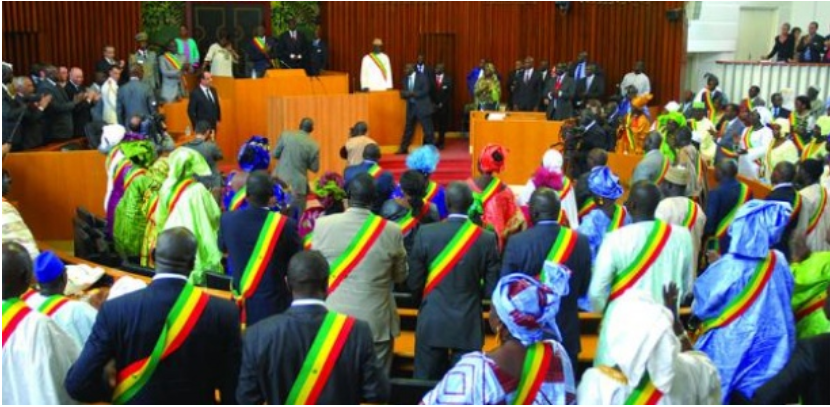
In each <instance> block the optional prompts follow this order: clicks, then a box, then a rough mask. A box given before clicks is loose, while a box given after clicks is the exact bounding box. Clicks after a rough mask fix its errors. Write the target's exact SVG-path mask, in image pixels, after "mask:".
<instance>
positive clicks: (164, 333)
mask: <svg viewBox="0 0 830 407" xmlns="http://www.w3.org/2000/svg"><path fill="white" fill-rule="evenodd" d="M209 298H210V297H208V295H207V294H206V293H204V292H203V291H202V290H199V289H197V288H196V287H194V286H193V285H191V284H186V285H185V286H184V288H183V289H182V292H181V294H179V298H178V299H176V302H175V304H173V308H172V309H171V310H170V313H169V314H168V315H167V319H166V321H165V324H164V327H163V328H162V330H161V334H160V335H159V338H158V341H156V345H155V346H154V347H153V351H152V353H150V356H148V357H146V358H144V359H141V360H138V361H136V362H133V363H132V364H130V365H129V366H127V367H126V368H125V369H123V370H121V371H120V372H118V375H117V379H116V382H117V384H116V386H115V391H114V393H113V403H115V404H125V403H127V402H129V401H130V400H131V399H132V398H133V397H135V395H136V394H138V392H140V391H141V389H143V388H144V386H145V385H146V384H147V382H148V381H150V377H152V375H153V373H154V372H155V370H156V368H157V367H158V365H159V363H160V362H161V361H162V360H163V359H165V358H166V357H168V356H169V355H170V354H172V353H173V352H175V351H176V350H178V349H179V347H181V346H182V344H183V343H184V341H185V340H186V339H187V337H188V335H189V334H190V332H191V331H192V330H193V327H194V326H195V325H196V322H197V321H198V320H199V317H201V316H202V312H203V311H204V310H205V307H206V306H207V304H208V300H209Z"/></svg>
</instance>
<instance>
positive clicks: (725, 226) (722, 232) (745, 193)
mask: <svg viewBox="0 0 830 407" xmlns="http://www.w3.org/2000/svg"><path fill="white" fill-rule="evenodd" d="M738 184H739V186H740V192H738V201H737V202H735V206H733V207H732V209H730V210H729V212H727V213H726V216H724V217H723V219H721V221H720V223H718V228H717V229H716V230H715V236H714V238H713V240H714V243H713V244H714V247H713V249H714V250H715V251H718V250H719V249H720V239H723V237H724V236H726V232H727V231H728V230H729V225H731V224H732V219H733V218H735V214H736V213H738V208H740V207H741V205H743V204H745V203H746V201H748V200H749V198H750V192H749V187H748V186H746V184H744V183H743V182H739V183H738Z"/></svg>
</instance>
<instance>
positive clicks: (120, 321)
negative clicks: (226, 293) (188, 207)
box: [65, 228, 241, 404]
mask: <svg viewBox="0 0 830 407" xmlns="http://www.w3.org/2000/svg"><path fill="white" fill-rule="evenodd" d="M196 246H197V243H196V237H195V236H194V235H193V233H191V232H190V231H188V230H187V229H185V228H171V229H168V230H165V231H164V232H162V233H161V235H159V238H158V244H157V246H156V249H155V253H154V257H155V263H156V275H155V277H153V282H152V283H150V285H149V286H148V287H147V288H145V289H142V290H138V291H135V292H132V293H130V294H126V295H124V296H122V297H119V298H116V299H114V300H110V301H107V302H105V303H104V305H103V306H102V307H101V310H100V311H99V312H98V318H97V319H96V320H95V325H93V327H92V334H91V335H90V336H89V339H88V340H87V343H86V345H85V346H84V349H83V351H82V352H81V356H80V358H78V361H77V362H75V364H74V365H73V366H72V369H70V370H69V373H68V374H67V376H66V383H65V384H66V390H67V391H68V392H69V395H70V396H71V397H72V398H73V399H75V400H78V401H80V402H84V403H102V402H111V401H113V388H112V386H111V384H110V383H111V381H114V380H115V377H113V373H114V372H111V371H110V369H111V367H110V365H111V364H112V362H113V361H114V365H115V366H114V367H115V369H116V371H118V372H124V369H126V368H128V367H131V366H133V365H134V364H135V363H136V362H139V361H141V360H143V359H145V358H147V357H149V356H150V355H151V354H152V353H153V349H154V348H155V346H156V343H157V342H158V341H159V336H160V335H161V334H162V332H163V331H164V330H165V329H166V328H165V326H169V322H168V321H167V319H168V315H169V314H170V313H171V310H173V305H174V304H175V303H177V302H178V300H179V297H180V296H181V294H182V293H183V292H184V290H186V289H189V287H192V286H190V285H189V283H188V282H187V279H188V276H189V275H190V273H191V270H193V266H194V264H195V262H196ZM193 289H194V290H198V288H193ZM201 295H203V296H205V297H202V298H203V299H202V300H201V301H206V304H204V308H203V311H201V314H200V315H197V312H198V310H199V308H198V307H197V308H196V310H197V311H196V312H194V313H193V314H190V315H189V317H192V318H197V319H196V322H195V324H194V325H193V327H192V330H191V331H190V332H189V334H187V336H186V337H185V340H184V342H182V343H181V346H180V347H178V349H176V350H174V351H173V352H172V353H170V354H168V355H167V356H166V357H164V358H162V359H161V362H160V363H159V364H158V365H157V366H156V369H155V371H154V372H153V373H152V376H150V378H149V381H147V383H146V384H145V385H144V386H143V387H142V388H141V390H139V391H138V392H137V393H136V394H135V396H133V397H132V398H131V399H129V400H127V401H128V402H130V403H135V404H214V403H216V396H217V394H216V391H217V390H218V391H219V395H220V398H221V401H222V403H228V404H235V403H236V398H235V394H236V384H237V379H238V377H239V363H240V356H241V334H240V329H239V328H240V327H239V310H238V309H237V308H236V307H235V306H234V305H233V303H231V302H230V301H228V300H226V299H221V298H217V297H213V296H210V295H208V294H207V293H204V292H203V293H201Z"/></svg>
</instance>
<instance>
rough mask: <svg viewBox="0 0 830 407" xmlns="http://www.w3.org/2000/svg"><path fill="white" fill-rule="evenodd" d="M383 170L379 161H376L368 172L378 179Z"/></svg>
mask: <svg viewBox="0 0 830 407" xmlns="http://www.w3.org/2000/svg"><path fill="white" fill-rule="evenodd" d="M382 171H383V169H382V168H380V165H378V163H374V164H372V166H371V167H369V170H368V171H366V172H367V173H369V175H371V176H372V178H374V179H378V177H380V174H381V172H382Z"/></svg>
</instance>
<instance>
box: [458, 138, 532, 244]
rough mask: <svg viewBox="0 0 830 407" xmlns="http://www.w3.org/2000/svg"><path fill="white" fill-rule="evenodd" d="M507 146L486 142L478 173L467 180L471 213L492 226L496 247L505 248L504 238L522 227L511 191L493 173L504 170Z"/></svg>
mask: <svg viewBox="0 0 830 407" xmlns="http://www.w3.org/2000/svg"><path fill="white" fill-rule="evenodd" d="M506 160H507V150H505V149H504V147H502V146H500V145H497V144H488V145H487V146H485V147H484V151H482V152H481V156H480V157H479V159H478V170H479V172H481V175H480V176H478V177H476V178H474V179H470V180H468V181H467V183H468V184H469V185H470V188H471V189H472V190H473V206H472V208H470V216H471V218H472V219H473V221H476V222H477V221H479V220H480V221H481V224H482V225H484V226H485V227H489V228H492V229H493V230H494V231H495V232H496V236H497V237H498V239H499V249H502V248H504V243H505V241H506V240H507V238H508V237H509V236H510V235H511V234H513V233H517V232H520V231H521V230H522V228H523V227H524V216H523V215H522V212H521V211H520V210H519V208H518V206H516V197H515V195H514V194H513V191H512V190H511V189H510V188H509V187H508V186H507V185H505V184H504V183H503V182H501V180H500V179H499V178H498V177H496V175H495V174H498V173H500V172H502V171H503V170H504V166H505V163H506Z"/></svg>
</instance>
